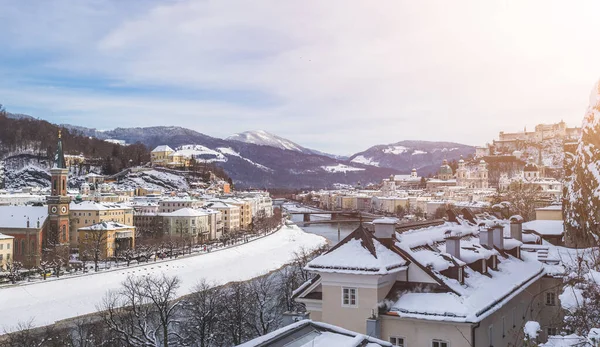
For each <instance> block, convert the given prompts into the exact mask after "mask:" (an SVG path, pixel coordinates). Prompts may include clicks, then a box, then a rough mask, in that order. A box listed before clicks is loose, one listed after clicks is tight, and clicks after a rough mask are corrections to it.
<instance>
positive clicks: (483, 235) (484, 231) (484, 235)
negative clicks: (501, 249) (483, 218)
mask: <svg viewBox="0 0 600 347" xmlns="http://www.w3.org/2000/svg"><path fill="white" fill-rule="evenodd" d="M493 235H494V231H493V229H492V228H488V227H486V226H480V227H479V244H480V245H482V246H488V247H490V248H494V238H493Z"/></svg>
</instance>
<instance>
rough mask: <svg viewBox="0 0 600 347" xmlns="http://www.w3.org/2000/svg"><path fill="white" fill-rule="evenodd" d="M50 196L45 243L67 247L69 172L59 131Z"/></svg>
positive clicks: (69, 199) (47, 200)
mask: <svg viewBox="0 0 600 347" xmlns="http://www.w3.org/2000/svg"><path fill="white" fill-rule="evenodd" d="M50 174H51V176H52V179H51V181H50V189H51V194H50V196H49V197H48V198H47V199H46V202H47V203H48V216H49V219H50V225H49V230H48V236H47V239H46V242H47V243H48V245H49V246H57V245H67V244H68V243H69V237H70V235H69V204H70V202H71V198H70V197H69V196H67V178H68V174H69V170H68V169H67V166H66V163H65V155H64V153H63V145H62V136H61V131H60V130H59V131H58V145H57V147H56V154H55V155H54V163H53V165H52V168H51V169H50Z"/></svg>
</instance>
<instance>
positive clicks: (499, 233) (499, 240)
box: [492, 224, 504, 250]
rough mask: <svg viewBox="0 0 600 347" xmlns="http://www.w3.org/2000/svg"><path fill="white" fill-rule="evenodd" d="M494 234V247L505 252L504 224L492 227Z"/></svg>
mask: <svg viewBox="0 0 600 347" xmlns="http://www.w3.org/2000/svg"><path fill="white" fill-rule="evenodd" d="M492 232H493V233H494V236H493V239H494V246H495V247H496V248H498V249H499V250H504V226H503V225H502V224H496V225H494V226H493V227H492Z"/></svg>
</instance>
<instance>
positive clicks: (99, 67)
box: [0, 0, 600, 155]
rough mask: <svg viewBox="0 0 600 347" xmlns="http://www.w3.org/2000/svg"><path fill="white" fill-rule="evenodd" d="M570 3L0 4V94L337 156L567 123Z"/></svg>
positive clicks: (572, 87)
mask: <svg viewBox="0 0 600 347" xmlns="http://www.w3.org/2000/svg"><path fill="white" fill-rule="evenodd" d="M598 10H600V3H597V2H593V1H581V2H575V3H566V2H558V1H525V2H512V1H497V2H494V3H491V2H485V3H483V2H479V1H453V2H446V1H423V2H409V1H402V2H397V1H383V2H378V3H377V6H372V3H367V2H358V1H331V2H319V1H307V2H297V3H289V2H279V1H262V2H256V3H251V4H250V3H244V2H236V1H228V0H225V1H218V2H215V1H188V0H174V1H148V2H120V1H101V2H98V1H95V0H85V1H79V2H76V3H73V2H71V1H66V0H63V1H56V2H52V3H46V2H41V3H35V4H29V3H25V2H21V1H7V2H5V3H3V11H2V13H0V20H1V21H2V22H3V24H4V26H5V27H6V28H7V30H3V31H2V32H0V43H1V44H2V47H3V49H2V51H1V52H0V62H1V64H0V73H1V74H2V76H3V78H2V79H0V95H2V96H1V97H0V103H2V104H4V105H5V107H6V108H7V110H8V111H10V112H14V113H25V114H30V115H31V116H33V117H36V118H41V119H44V120H48V121H50V122H53V123H57V124H62V123H66V124H72V125H78V126H85V127H91V128H97V129H113V128H117V127H146V126H163V125H164V126H181V127H185V128H190V129H193V130H196V131H198V132H201V133H204V134H206V135H209V136H214V137H219V138H225V137H227V136H230V135H232V134H234V133H239V132H243V131H248V130H258V129H261V130H265V131H268V132H271V133H273V134H276V135H278V136H281V137H284V138H287V139H289V140H291V141H294V142H296V143H298V144H299V145H302V146H304V147H307V148H312V149H316V150H320V151H323V152H329V153H334V154H342V155H349V154H352V153H356V152H359V151H363V150H365V149H367V148H369V147H371V146H373V145H378V144H388V143H395V142H398V141H402V140H425V141H450V142H457V143H463V144H467V145H474V146H477V145H484V144H485V143H486V142H490V141H491V140H493V139H495V138H497V136H498V132H499V131H505V132H514V131H521V130H523V128H524V127H527V128H528V129H533V127H534V126H535V125H536V124H538V123H556V122H559V121H560V120H564V121H565V122H566V123H567V124H568V125H569V126H580V124H581V120H582V118H583V115H584V113H585V110H586V107H587V102H588V95H589V92H590V90H591V89H592V87H593V85H594V83H595V81H596V80H597V79H598V77H599V76H600V68H599V66H598V63H597V62H596V57H597V56H598V55H597V53H598V51H599V50H600V48H599V45H597V44H595V43H596V35H595V33H597V32H599V30H600V22H598V21H596V20H595V16H596V13H598Z"/></svg>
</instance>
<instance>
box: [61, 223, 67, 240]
mask: <svg viewBox="0 0 600 347" xmlns="http://www.w3.org/2000/svg"><path fill="white" fill-rule="evenodd" d="M62 241H63V242H66V241H67V226H66V225H63V226H62Z"/></svg>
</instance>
